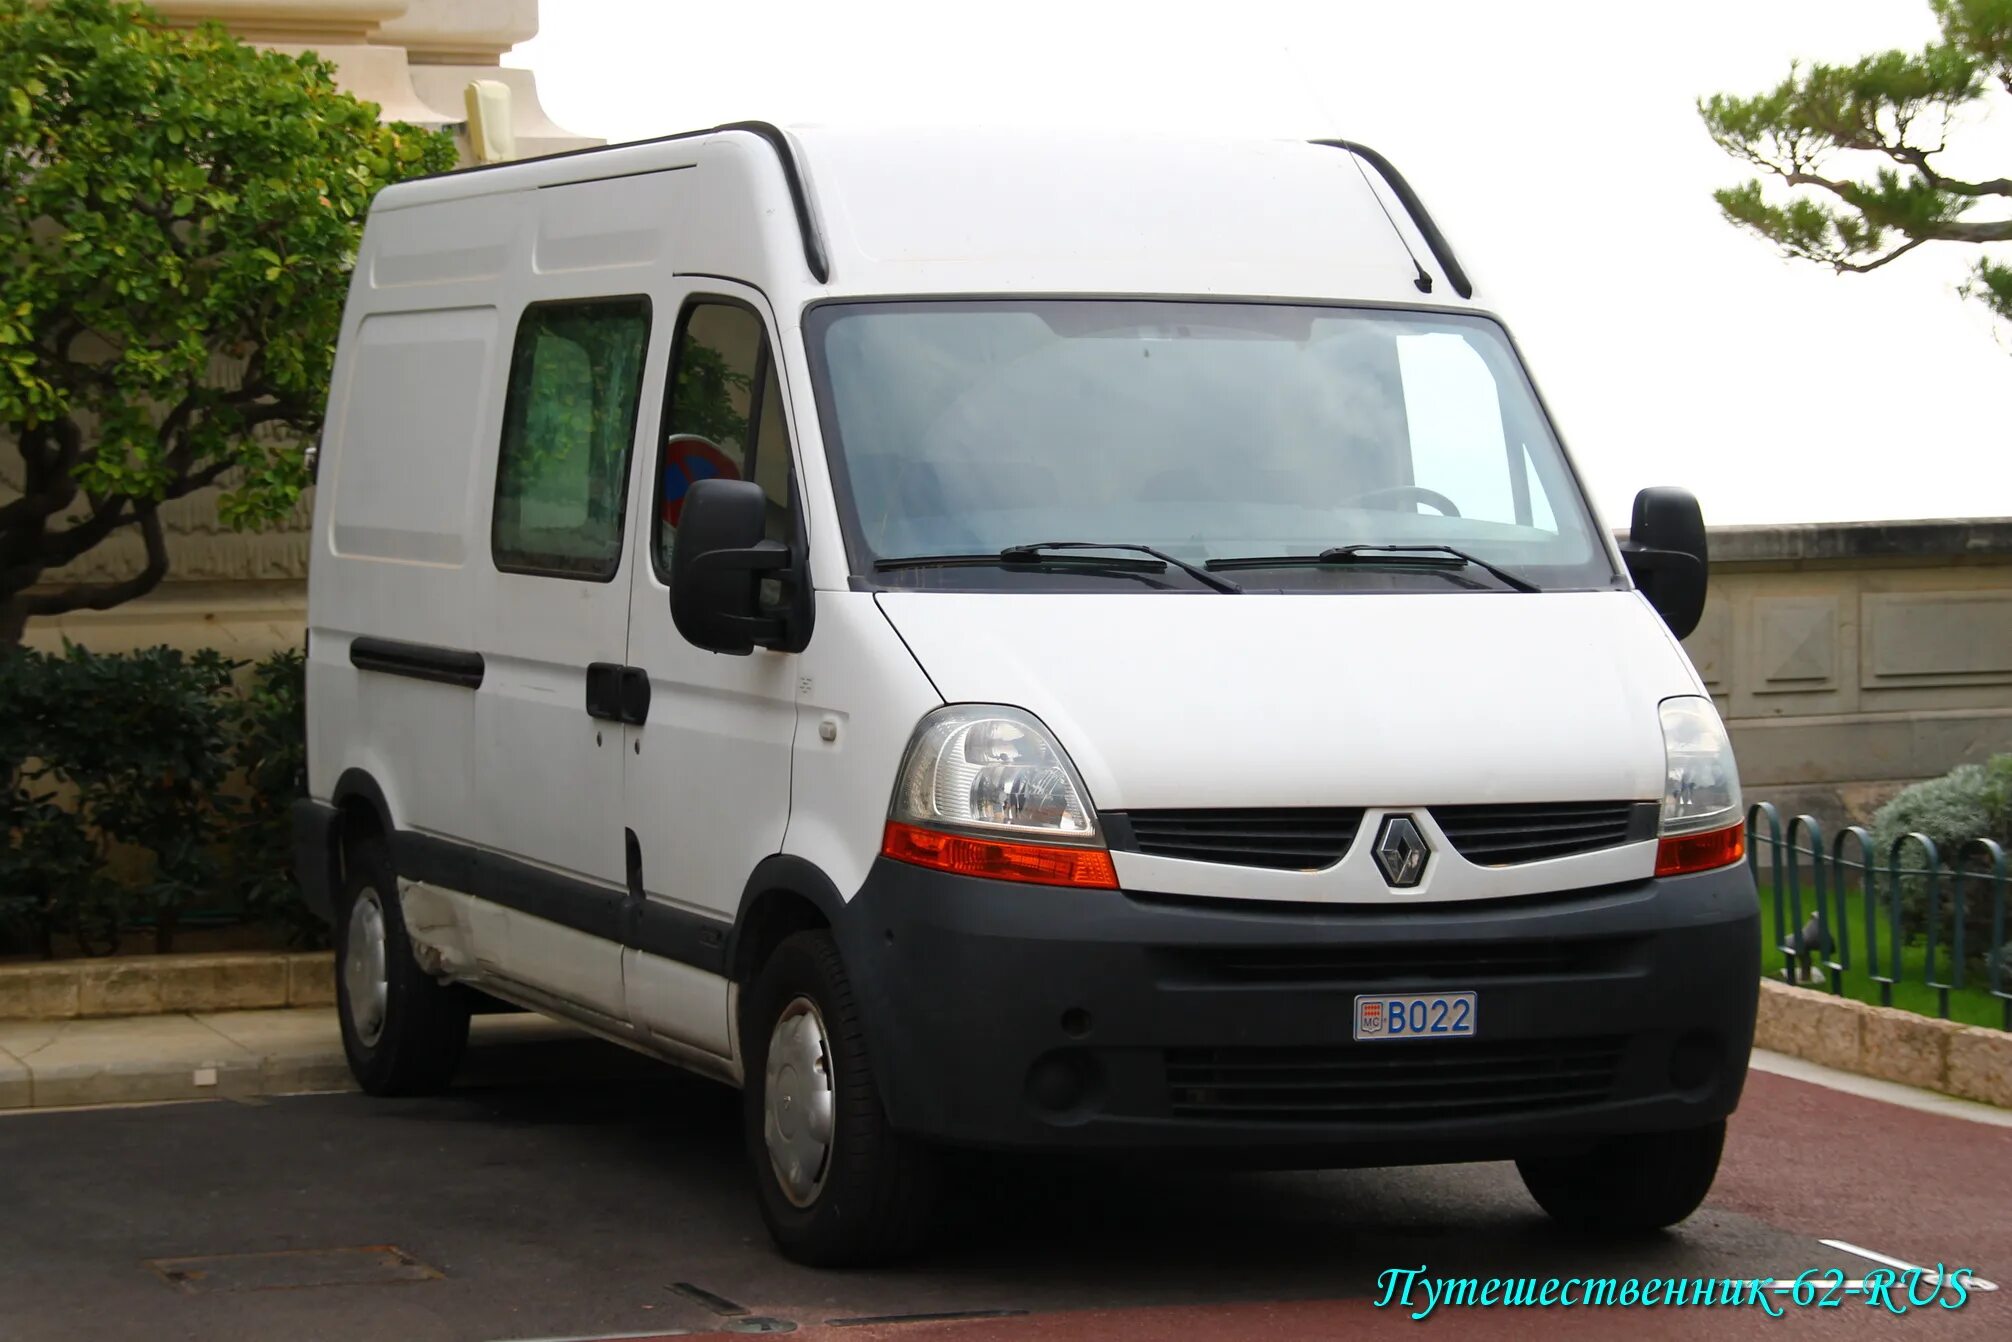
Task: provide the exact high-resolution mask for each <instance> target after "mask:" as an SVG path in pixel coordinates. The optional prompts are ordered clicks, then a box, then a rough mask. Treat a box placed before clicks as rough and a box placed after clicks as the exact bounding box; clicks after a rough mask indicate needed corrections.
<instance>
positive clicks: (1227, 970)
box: [1156, 937, 1643, 988]
mask: <svg viewBox="0 0 2012 1342" xmlns="http://www.w3.org/2000/svg"><path fill="white" fill-rule="evenodd" d="M1642 948H1643V942H1642V940H1641V939H1640V938H1638V937H1580V938H1576V939H1572V940H1557V939H1546V940H1542V941H1494V942H1489V941H1476V942H1448V943H1443V944H1442V943H1437V942H1426V943H1407V944H1403V945H1377V944H1374V943H1366V944H1365V943H1356V944H1351V945H1346V946H1197V947H1187V946H1169V947H1165V948H1163V949H1161V950H1159V951H1157V952H1156V954H1157V955H1158V957H1159V958H1160V960H1161V962H1162V963H1163V964H1164V965H1165V966H1166V970H1167V972H1166V975H1165V977H1167V978H1168V979H1170V980H1172V981H1174V982H1177V983H1180V982H1185V983H1191V984H1207V985H1213V984H1291V985H1294V986H1299V987H1334V988H1345V987H1356V986H1362V987H1367V986H1371V985H1375V984H1383V983H1397V982H1403V981H1424V982H1437V983H1450V984H1454V985H1455V986H1457V987H1461V988H1469V987H1473V986H1474V985H1475V984H1477V983H1489V982H1500V981H1503V980H1505V979H1560V978H1574V977H1584V976H1588V975H1594V974H1609V973H1617V972H1624V971H1626V970H1628V969H1630V968H1632V967H1634V965H1635V964H1636V962H1637V961H1638V960H1639V959H1640V952H1641V950H1642Z"/></svg>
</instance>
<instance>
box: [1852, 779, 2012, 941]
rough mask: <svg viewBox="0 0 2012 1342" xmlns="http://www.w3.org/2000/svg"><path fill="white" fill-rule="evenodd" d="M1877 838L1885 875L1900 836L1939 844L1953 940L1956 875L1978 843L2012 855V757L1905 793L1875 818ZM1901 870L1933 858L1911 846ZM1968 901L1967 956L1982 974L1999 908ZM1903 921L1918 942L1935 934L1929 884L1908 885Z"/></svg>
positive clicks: (2011, 912)
mask: <svg viewBox="0 0 2012 1342" xmlns="http://www.w3.org/2000/svg"><path fill="white" fill-rule="evenodd" d="M1872 833H1873V838H1874V841H1875V842H1876V843H1877V845H1878V847H1877V851H1876V857H1877V859H1878V862H1879V865H1880V868H1881V870H1882V872H1883V871H1884V869H1885V866H1886V863H1887V853H1888V851H1889V850H1890V849H1891V847H1892V845H1893V842H1894V841H1895V840H1896V839H1898V838H1900V836H1902V835H1904V834H1922V835H1926V836H1927V837H1928V838H1929V839H1930V840H1932V841H1933V842H1934V844H1935V848H1936V852H1937V854H1938V855H1939V857H1940V859H1941V864H1942V867H1943V876H1942V880H1941V900H1942V910H1943V912H1942V918H1943V929H1944V930H1943V937H1944V938H1945V939H1947V938H1948V937H1949V935H1950V918H1951V916H1952V910H1953V908H1954V896H1953V888H1954V887H1953V883H1952V879H1951V876H1950V872H1951V871H1952V870H1954V869H1955V868H1956V866H1957V864H1958V863H1959V861H1960V860H1961V859H1962V858H1963V855H1964V850H1965V847H1966V845H1968V844H1969V843H1970V842H1971V841H1972V840H1973V839H1993V840H1995V841H1997V842H1998V843H1999V844H2000V845H2001V846H2003V847H2004V848H2005V849H2006V850H2007V851H2008V852H2012V754H2006V755H1997V756H1994V757H1992V758H1991V759H1990V760H1989V761H1988V762H1986V763H1984V764H1964V765H1959V766H1957V767H1956V768H1954V769H1952V770H1950V771H1949V772H1948V773H1946V774H1944V775H1943V776H1942V777H1940V778H1931V779H1928V780H1927V781H1925V782H1921V783H1916V784H1914V785H1913V786H1912V787H1909V788H1906V789H1904V790H1902V791H1901V792H1900V793H1899V794H1898V795H1897V796H1895V797H1894V798H1893V800H1892V801H1890V802H1888V803H1887V804H1886V805H1884V806H1882V807H1880V808H1879V810H1878V811H1877V812H1876V813H1875V814H1874V816H1873V819H1872ZM1900 863H1901V866H1902V867H1903V868H1907V867H1922V866H1924V865H1925V863H1926V854H1925V853H1924V852H1923V850H1922V848H1921V846H1920V845H1919V844H1915V843H1910V844H1907V845H1905V846H1904V847H1903V848H1902V849H1901V853H1900ZM1967 865H1968V869H1970V870H1988V867H1987V866H1986V865H1985V864H1982V863H1978V862H1970V863H1968V864H1967ZM1882 888H1883V886H1882ZM1969 888H1970V890H1972V891H1977V890H1981V889H1983V888H1984V887H1983V883H1981V882H1972V883H1971V884H1970V887H1969ZM1965 900H1966V902H1965V908H1964V942H1965V951H1966V956H1967V958H1969V959H1970V960H1971V961H1972V962H1973V965H1979V966H1981V964H1982V963H1983V962H1984V960H1985V957H1986V956H1987V955H1989V954H1990V953H1992V952H1993V950H1994V947H1993V946H1992V942H1991V923H1992V907H1991V900H1990V898H1989V897H1988V896H1983V895H1966V897H1965ZM2007 916H2008V917H2012V909H2008V910H2007ZM1901 918H1902V926H1903V928H1904V929H1905V930H1906V931H1907V932H1908V933H1909V934H1910V935H1918V934H1920V933H1922V932H1924V931H1925V929H1926V928H1927V926H1928V883H1927V881H1926V879H1925V878H1923V877H1920V876H1910V877H1907V878H1905V879H1903V881H1902V883H1901Z"/></svg>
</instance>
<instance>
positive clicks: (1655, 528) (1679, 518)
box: [1621, 489, 1710, 638]
mask: <svg viewBox="0 0 2012 1342" xmlns="http://www.w3.org/2000/svg"><path fill="white" fill-rule="evenodd" d="M1621 558H1622V559H1623V560H1624V561H1626V563H1627V565H1628V576H1629V577H1631V578H1633V579H1634V580H1635V586H1637V587H1639V588H1641V589H1642V595H1643V596H1645V597H1647V598H1648V599H1649V604H1650V605H1652V606H1654V607H1655V608H1656V612H1657V613H1658V614H1659V615H1661V616H1662V617H1663V623H1664V624H1667V625H1668V626H1670V632H1671V633H1673V634H1675V635H1676V636H1677V637H1678V638H1684V637H1686V636H1688V635H1689V634H1690V632H1691V631H1692V630H1693V629H1696V628H1697V627H1698V620H1699V618H1700V617H1701V616H1703V615H1704V613H1705V579H1706V575H1707V572H1708V570H1709V565H1710V556H1709V554H1708V553H1707V551H1706V548H1705V518H1704V514H1703V513H1701V512H1700V511H1698V500H1697V496H1696V495H1694V494H1692V493H1691V492H1690V491H1689V490H1687V489H1645V490H1643V491H1642V492H1641V493H1639V494H1637V495H1635V512H1634V516H1633V518H1631V519H1630V521H1629V523H1628V539H1627V540H1625V541H1623V542H1622V543H1621Z"/></svg>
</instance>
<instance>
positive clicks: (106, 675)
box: [0, 647, 315, 956]
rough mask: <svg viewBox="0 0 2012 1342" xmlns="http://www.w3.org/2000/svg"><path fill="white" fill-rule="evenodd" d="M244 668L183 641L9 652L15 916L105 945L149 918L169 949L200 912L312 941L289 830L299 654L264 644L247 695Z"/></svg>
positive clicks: (2, 743)
mask: <svg viewBox="0 0 2012 1342" xmlns="http://www.w3.org/2000/svg"><path fill="white" fill-rule="evenodd" d="M239 669H241V664H240V663H234V662H231V661H228V660H226V659H225V658H224V657H222V656H221V655H219V654H217V653H215V652H199V653H195V654H193V655H185V654H183V653H180V652H177V651H175V650H173V649H170V648H150V649H146V650H144V651H140V652H133V653H122V654H105V653H93V652H89V651H86V650H85V649H82V648H77V647H70V648H66V649H65V650H64V652H62V653H61V654H43V653H36V652H30V651H25V650H24V651H16V652H14V653H12V654H8V655H0V771H4V778H5V784H6V786H5V788H4V790H0V826H4V829H5V833H6V847H5V849H4V851H0V929H4V930H6V931H8V932H9V933H10V934H11V935H12V937H13V938H15V939H17V940H26V941H28V942H30V943H31V944H33V945H34V946H35V947H36V948H37V949H38V950H39V951H40V952H41V953H42V954H43V955H45V956H46V955H49V954H51V953H52V951H53V947H54V943H55V939H56V937H57V936H58V935H63V936H67V937H70V938H74V939H75V940H76V941H77V943H78V944H79V946H80V947H81V948H83V949H84V950H85V951H86V952H87V953H104V952H108V951H110V950H113V949H116V948H117V946H118V943H119V933H120V930H121V928H122V927H124V926H130V925H131V924H132V923H134V922H136V921H138V922H144V923H147V924H150V925H151V926H152V929H153V934H154V935H153V941H154V948H155V949H156V950H158V951H166V950H169V949H171V948H172V947H173V944H174V938H175V934H176V931H177V929H178V928H179V926H180V925H181V922H182V919H183V916H184V914H185V913H187V912H188V911H189V910H191V909H202V910H204V911H205V912H209V913H217V914H223V915H225V916H227V917H238V918H244V919H256V920H259V921H263V922H267V923H269V924H271V925H273V926H274V927H275V928H276V929H277V930H279V931H280V932H281V933H282V934H284V935H285V936H286V937H287V939H288V940H290V941H294V942H297V943H298V942H307V941H311V940H313V938H314V934H315V928H314V921H313V916H312V914H310V913H308V911H307V910H306V909H305V907H304V906H303V905H302V903H301V901H300V898H299V893H298V890H297V888H296V887H295V886H294V884H293V878H292V874H291V871H290V870H289V867H290V862H289V854H288V847H289V845H288V838H287V830H288V824H289V816H288V808H289V806H290V804H291V803H292V801H293V799H294V798H295V797H296V796H298V795H300V793H301V791H302V789H303V788H304V785H305V757H306V748H305V741H304V727H305V723H304V717H303V713H302V704H303V695H302V688H301V687H302V680H303V666H302V659H301V656H300V654H299V653H296V652H282V653H279V654H277V655H275V656H273V657H271V658H268V659H266V660H265V661H263V662H261V663H259V664H258V665H257V666H255V667H253V668H252V669H251V671H250V674H249V677H248V678H247V680H246V683H245V686H244V689H243V690H242V692H240V690H239V689H238V688H237V685H236V682H235V681H234V678H233V673H234V672H236V671H238V670H239ZM115 871H116V872H119V873H120V874H121V875H123V876H124V877H125V879H123V880H121V879H117V878H116V877H115V876H114V874H113V873H114V872H115Z"/></svg>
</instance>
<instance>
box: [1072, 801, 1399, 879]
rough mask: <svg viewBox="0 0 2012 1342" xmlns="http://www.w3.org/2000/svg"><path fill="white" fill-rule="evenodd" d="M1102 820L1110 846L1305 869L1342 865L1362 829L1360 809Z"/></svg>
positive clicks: (1145, 814)
mask: <svg viewBox="0 0 2012 1342" xmlns="http://www.w3.org/2000/svg"><path fill="white" fill-rule="evenodd" d="M1103 820H1104V822H1105V830H1106V832H1107V834H1108V836H1109V838H1110V843H1111V846H1112V847H1113V848H1119V849H1129V850H1131V851H1134V852H1140V853H1150V854H1152V855H1153V856H1154V857H1179V858H1186V859H1187V860H1188V861H1190V862H1227V863H1232V864H1234V865H1236V866H1239V867H1272V868H1276V869H1278V870H1281V871H1307V870H1311V869H1313V868H1315V867H1331V866H1333V865H1334V864H1335V863H1337V862H1339V861H1341V858H1342V854H1344V853H1346V852H1347V851H1348V847H1349V845H1350V844H1352V843H1354V842H1355V832H1356V830H1357V829H1358V828H1360V827H1361V825H1362V808H1361V807H1327V808H1315V807H1276V808H1264V809H1250V810H1227V811H1226V810H1207V811H1117V812H1108V813H1106V814H1105V815H1104V817H1103Z"/></svg>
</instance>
